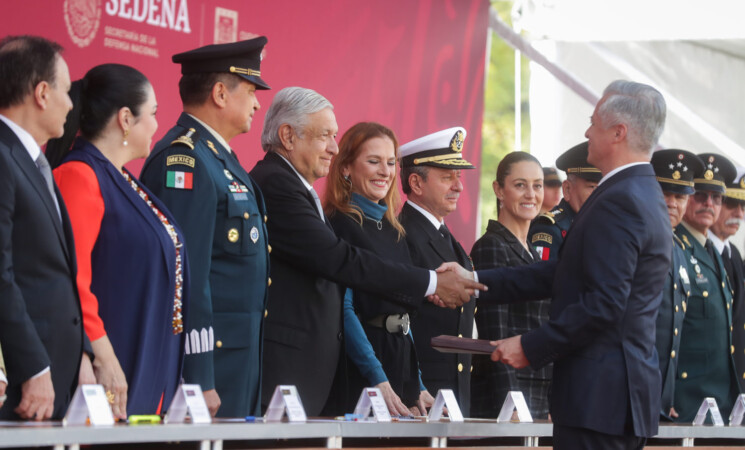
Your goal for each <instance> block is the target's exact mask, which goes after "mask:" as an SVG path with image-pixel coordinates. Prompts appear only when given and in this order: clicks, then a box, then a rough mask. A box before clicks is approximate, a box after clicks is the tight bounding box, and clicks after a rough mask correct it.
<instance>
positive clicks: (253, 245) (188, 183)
mask: <svg viewBox="0 0 745 450" xmlns="http://www.w3.org/2000/svg"><path fill="white" fill-rule="evenodd" d="M266 42H267V40H266V38H265V37H263V36H261V37H257V38H254V39H250V40H247V41H241V42H235V43H231V44H220V45H208V46H206V47H201V48H198V49H195V50H191V51H188V52H185V53H180V54H178V55H174V56H173V62H175V63H179V64H181V73H182V74H183V76H182V78H181V81H180V82H179V93H180V95H181V100H182V102H183V104H184V112H183V113H182V114H181V117H179V119H178V123H177V124H176V126H174V127H173V128H171V130H169V131H168V133H167V134H166V135H165V136H164V137H163V139H161V140H160V141H159V142H158V143H157V144H155V148H154V149H153V152H152V153H151V154H150V156H149V157H148V159H147V161H146V162H145V166H144V167H143V169H142V174H141V175H140V178H141V179H142V182H143V183H145V185H146V186H147V187H149V188H150V189H151V190H152V191H153V192H154V193H155V194H156V195H157V196H158V198H160V199H161V200H162V201H163V203H165V204H166V205H167V206H168V209H169V210H170V211H171V213H173V215H174V217H175V218H176V220H177V221H178V224H179V225H180V226H181V229H182V230H183V232H184V236H185V238H186V246H187V248H188V250H189V263H190V266H191V267H190V276H191V279H190V282H191V297H190V300H189V305H188V308H189V313H188V316H187V323H186V332H187V339H186V357H185V359H184V379H185V380H186V382H187V383H197V384H199V385H201V386H202V390H203V391H204V397H205V400H206V401H207V406H208V407H209V409H210V412H211V413H212V414H213V415H215V414H217V415H219V416H221V417H245V416H249V415H257V414H259V412H260V411H259V407H260V404H261V403H260V395H261V387H260V386H261V364H262V335H263V318H264V311H265V308H266V299H267V284H269V283H271V280H270V279H269V251H270V248H269V245H268V242H267V238H266V225H265V221H266V211H265V209H264V201H263V198H262V196H261V191H260V190H259V188H258V186H256V184H254V182H253V180H252V179H251V177H249V176H248V173H246V170H245V169H244V168H243V167H242V166H241V165H240V163H239V162H238V158H237V157H236V155H235V151H234V150H232V149H231V148H230V146H229V144H228V143H229V142H230V140H232V139H233V138H234V137H236V136H238V135H240V134H242V133H246V132H248V131H249V129H250V128H251V121H252V118H253V115H254V114H255V113H256V111H257V110H258V109H259V101H258V99H257V98H256V91H257V90H264V89H269V86H268V85H267V84H266V83H265V82H264V80H262V79H261V78H260V63H261V52H262V50H263V48H264V45H265V44H266Z"/></svg>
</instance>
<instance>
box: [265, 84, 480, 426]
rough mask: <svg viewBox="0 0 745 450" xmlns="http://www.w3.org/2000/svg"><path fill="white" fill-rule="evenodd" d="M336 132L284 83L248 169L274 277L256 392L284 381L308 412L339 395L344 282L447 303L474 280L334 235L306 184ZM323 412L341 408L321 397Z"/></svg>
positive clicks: (318, 106)
mask: <svg viewBox="0 0 745 450" xmlns="http://www.w3.org/2000/svg"><path fill="white" fill-rule="evenodd" d="M337 131H338V127H337V124H336V117H335V116H334V112H333V106H332V105H331V103H330V102H329V101H328V100H326V99H325V98H324V97H323V96H321V95H320V94H318V93H317V92H315V91H312V90H310V89H304V88H286V89H283V90H281V91H280V92H279V93H277V95H276V96H275V97H274V100H273V101H272V105H271V106H270V107H269V111H268V112H267V114H266V120H265V122H264V130H263V132H262V136H261V145H262V147H263V148H264V151H266V152H267V154H266V156H265V157H264V159H263V160H262V161H259V162H258V163H257V164H256V167H254V169H253V170H252V171H251V176H252V177H253V178H254V179H255V180H256V182H257V184H258V185H259V186H260V187H261V190H262V192H263V193H264V199H265V201H266V208H267V211H268V213H269V222H268V223H267V227H268V230H269V236H270V244H271V246H272V254H271V264H272V278H273V280H274V282H273V283H272V285H271V287H270V288H269V298H270V300H269V304H268V315H267V318H266V332H265V335H264V336H265V339H264V345H265V347H266V353H265V355H266V357H265V358H264V379H263V388H262V391H263V401H264V404H265V405H266V404H267V403H268V402H269V400H270V396H271V394H272V392H273V390H274V388H275V386H276V385H278V384H293V385H296V386H297V387H298V390H299V392H300V397H301V398H302V401H303V405H304V406H305V410H306V412H307V413H308V415H311V416H315V415H318V414H319V413H321V411H322V409H323V408H324V405H325V404H326V402H327V400H329V399H332V400H334V399H337V398H338V397H337V396H336V394H337V393H336V392H333V393H332V390H331V389H332V385H333V384H335V386H336V387H337V388H339V387H343V386H341V385H342V384H343V380H344V375H343V370H342V371H341V373H342V375H341V376H340V377H339V379H338V380H337V382H336V383H334V376H335V373H336V372H337V366H338V363H339V360H340V356H341V353H342V349H343V347H342V341H341V340H342V337H343V331H342V300H343V297H342V294H343V286H348V287H351V288H354V289H362V290H366V291H370V292H380V293H391V292H393V293H397V294H398V297H397V298H398V299H399V300H400V301H401V302H405V303H407V304H409V305H418V304H420V303H421V301H422V296H423V295H425V294H432V293H435V291H437V293H438V294H439V295H440V297H443V296H445V301H446V302H447V303H448V305H449V306H450V307H452V308H455V307H456V306H461V305H462V304H463V303H464V302H466V301H468V299H469V294H468V292H467V291H466V289H467V288H470V289H473V288H478V287H479V286H481V285H479V284H478V283H474V282H472V281H469V280H466V279H464V278H460V277H458V276H456V277H445V278H442V277H441V275H442V274H439V275H435V272H434V271H428V270H426V269H420V268H415V267H412V266H407V265H403V264H399V263H393V262H389V261H387V260H383V259H381V258H379V257H378V256H376V255H375V254H374V253H372V252H369V251H365V250H362V249H359V248H357V247H354V246H352V245H349V244H348V243H346V242H345V241H343V240H341V239H339V238H337V237H336V235H335V234H334V231H333V229H332V228H331V226H330V225H329V223H328V221H327V220H326V217H325V216H324V213H323V209H322V207H321V202H320V200H319V198H318V194H317V193H316V191H315V190H314V189H313V183H314V182H315V181H316V180H318V179H320V178H322V177H325V176H326V175H327V174H328V171H329V166H330V164H331V159H332V158H333V157H334V156H335V155H336V154H337V153H338V152H339V148H338V146H337V143H336V140H335V139H336V134H337ZM453 275H454V274H453ZM340 367H342V366H340ZM342 368H343V367H342ZM337 390H338V389H337ZM338 391H339V392H342V391H343V390H338ZM325 412H326V413H327V414H338V413H340V412H342V411H340V410H339V409H338V407H336V406H335V405H332V404H331V403H330V404H329V405H328V408H326V410H325Z"/></svg>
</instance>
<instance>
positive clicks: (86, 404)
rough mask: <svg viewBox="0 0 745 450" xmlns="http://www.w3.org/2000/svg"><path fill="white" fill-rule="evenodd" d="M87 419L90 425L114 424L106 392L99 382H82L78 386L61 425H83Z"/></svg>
mask: <svg viewBox="0 0 745 450" xmlns="http://www.w3.org/2000/svg"><path fill="white" fill-rule="evenodd" d="M87 419H90V420H91V425H93V426H100V425H114V415H113V414H112V413H111V406H109V401H108V399H107V398H106V392H104V390H103V386H101V385H100V384H83V385H80V386H78V388H77V389H76V390H75V394H74V395H73V396H72V401H71V402H70V406H69V407H68V408H67V413H66V414H65V418H64V419H62V425H63V426H67V425H85V424H86V421H87Z"/></svg>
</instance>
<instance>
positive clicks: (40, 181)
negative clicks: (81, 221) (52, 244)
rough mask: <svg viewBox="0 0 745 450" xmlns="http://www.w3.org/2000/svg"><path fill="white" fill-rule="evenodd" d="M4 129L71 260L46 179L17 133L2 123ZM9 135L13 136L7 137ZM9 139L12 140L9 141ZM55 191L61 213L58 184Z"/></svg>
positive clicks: (6, 139) (15, 157)
mask: <svg viewBox="0 0 745 450" xmlns="http://www.w3.org/2000/svg"><path fill="white" fill-rule="evenodd" d="M2 127H3V131H6V130H7V132H6V133H5V134H6V137H5V141H6V142H8V143H9V147H10V154H11V155H12V156H13V159H14V160H15V161H16V163H17V164H18V167H19V168H20V169H21V171H22V172H23V173H24V174H25V176H26V179H28V180H30V181H31V185H32V186H33V187H34V190H35V191H36V193H37V194H38V195H39V197H40V198H41V201H42V203H43V204H44V207H45V209H46V211H47V215H48V216H49V220H50V221H51V222H52V224H53V226H54V230H55V231H56V232H57V237H58V238H59V240H60V242H61V243H62V248H63V249H64V252H65V256H66V257H68V258H69V256H70V255H69V251H68V248H67V247H68V245H67V239H66V237H65V233H64V230H63V229H62V223H61V221H60V218H61V214H58V213H57V207H56V206H55V204H54V200H53V199H52V196H51V195H50V194H49V189H48V188H47V184H46V181H44V177H43V176H42V175H41V172H39V168H38V167H36V163H35V162H34V161H33V160H32V159H31V155H29V154H28V151H27V150H26V149H25V148H24V147H23V144H21V142H20V141H19V140H18V138H17V137H16V135H15V133H13V132H12V131H11V130H10V129H9V128H8V127H7V125H5V124H4V123H2ZM8 133H9V134H10V135H12V136H7V134H8ZM9 137H10V138H11V139H8V138H9ZM54 189H55V195H57V202H58V203H59V204H60V213H61V210H62V209H63V205H64V202H63V201H62V197H61V196H60V195H59V191H58V190H57V184H56V183H55V184H54Z"/></svg>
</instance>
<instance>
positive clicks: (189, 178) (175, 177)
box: [166, 170, 194, 189]
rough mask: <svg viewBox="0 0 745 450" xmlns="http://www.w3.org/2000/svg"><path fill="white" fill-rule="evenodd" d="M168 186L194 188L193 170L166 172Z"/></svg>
mask: <svg viewBox="0 0 745 450" xmlns="http://www.w3.org/2000/svg"><path fill="white" fill-rule="evenodd" d="M166 187H169V188H173V189H192V188H193V187H194V174H193V173H191V172H179V171H175V170H169V171H168V172H166Z"/></svg>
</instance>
